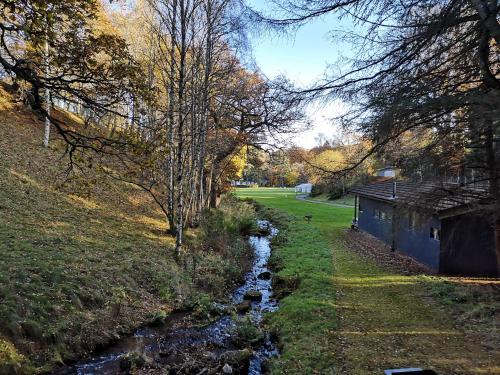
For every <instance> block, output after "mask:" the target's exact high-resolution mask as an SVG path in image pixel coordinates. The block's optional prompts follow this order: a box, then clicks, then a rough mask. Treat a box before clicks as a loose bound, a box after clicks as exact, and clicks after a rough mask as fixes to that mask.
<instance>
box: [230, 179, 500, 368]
mask: <svg viewBox="0 0 500 375" xmlns="http://www.w3.org/2000/svg"><path fill="white" fill-rule="evenodd" d="M237 195H238V196H240V197H249V198H252V199H255V200H256V201H258V202H260V203H262V204H264V205H266V206H268V207H273V208H277V209H280V210H283V211H285V212H287V213H289V214H291V215H293V216H294V217H295V218H296V219H295V220H294V221H292V223H291V224H290V227H289V229H288V232H287V237H288V238H287V240H288V241H287V242H286V243H285V244H284V245H279V246H277V247H276V250H275V252H276V253H277V256H278V257H280V258H281V259H282V262H283V266H284V268H283V270H282V271H281V272H280V274H283V275H288V276H298V277H299V278H300V280H301V282H300V285H299V288H298V289H297V290H296V291H295V292H294V293H292V294H291V295H290V296H288V297H286V298H285V299H284V300H283V301H282V305H281V308H280V310H279V311H278V312H277V313H276V314H275V315H273V316H272V317H271V319H270V321H271V324H272V325H275V326H277V327H279V329H280V332H281V342H282V343H283V351H282V356H281V358H280V359H279V360H277V361H276V362H275V363H274V366H273V371H272V372H273V373H276V374H281V373H287V374H382V373H383V370H384V369H387V368H397V367H424V368H432V369H434V370H435V371H437V372H438V373H439V374H500V367H499V364H500V355H499V351H498V347H494V346H491V345H490V346H489V347H488V346H487V345H486V346H485V345H483V344H481V343H480V341H481V339H482V338H480V337H478V338H476V337H475V336H474V335H472V334H464V333H463V331H462V330H461V329H458V328H457V326H458V325H459V324H458V322H457V321H456V320H455V318H453V316H454V315H453V308H454V307H455V306H454V304H453V303H451V304H449V305H447V304H446V302H447V301H448V302H449V301H451V299H450V298H449V296H450V295H451V294H450V293H452V292H454V290H452V289H446V288H445V286H446V287H449V284H448V281H447V280H446V279H445V278H440V277H428V276H403V275H400V274H398V273H396V272H394V271H391V270H387V269H384V268H382V267H380V266H378V265H376V264H375V263H374V262H373V261H370V260H368V259H365V258H362V257H361V256H359V255H357V254H356V253H354V252H352V251H351V250H349V248H348V246H347V245H346V242H345V241H346V239H345V237H344V233H345V230H346V228H348V226H349V223H350V220H351V219H352V214H353V212H352V208H343V207H335V206H331V205H326V204H325V205H321V204H315V203H309V202H307V201H300V200H297V199H296V198H295V194H294V193H293V192H292V191H291V190H289V189H263V188H260V189H240V190H238V191H237ZM305 215H312V217H313V218H312V222H311V224H307V222H306V221H305V220H304V219H303V217H304V216H305ZM436 291H440V292H442V293H441V294H439V293H435V292H436ZM448 292H449V293H448ZM436 296H438V297H436ZM464 298H465V297H464ZM497 302H498V301H497ZM491 318H492V319H491V321H492V325H491V329H492V330H498V327H497V326H496V325H495V323H494V320H495V318H494V315H493V316H492V317H491ZM483 341H484V340H483Z"/></svg>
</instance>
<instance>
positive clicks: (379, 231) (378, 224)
mask: <svg viewBox="0 0 500 375" xmlns="http://www.w3.org/2000/svg"><path fill="white" fill-rule="evenodd" d="M359 207H361V208H360V211H359V214H358V225H359V227H360V228H361V229H363V230H364V231H366V232H368V233H370V234H371V235H372V236H375V237H377V238H378V239H380V240H382V241H384V242H385V243H386V244H388V245H392V221H390V220H388V219H386V220H382V219H378V218H376V217H375V211H376V210H379V211H382V212H386V214H387V215H388V217H391V218H392V207H391V206H390V205H388V204H386V203H384V202H379V201H376V200H372V199H367V198H364V197H360V198H359Z"/></svg>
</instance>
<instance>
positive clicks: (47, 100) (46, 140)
mask: <svg viewBox="0 0 500 375" xmlns="http://www.w3.org/2000/svg"><path fill="white" fill-rule="evenodd" d="M48 38H49V37H48V33H46V37H45V78H47V79H48V78H49V74H50V71H49V63H50V62H49V40H48ZM45 111H46V112H47V113H46V114H45V134H44V136H43V146H44V147H45V148H47V147H49V139H50V91H49V89H48V87H45Z"/></svg>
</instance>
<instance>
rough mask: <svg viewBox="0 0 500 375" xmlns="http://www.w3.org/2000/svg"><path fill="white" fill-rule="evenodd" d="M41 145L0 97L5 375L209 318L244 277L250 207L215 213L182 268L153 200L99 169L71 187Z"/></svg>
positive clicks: (38, 126) (1, 359)
mask: <svg viewBox="0 0 500 375" xmlns="http://www.w3.org/2000/svg"><path fill="white" fill-rule="evenodd" d="M64 116H66V118H67V120H68V121H69V120H70V116H69V115H64ZM73 121H74V122H75V126H79V124H78V121H77V119H73ZM42 139H43V124H42V123H41V122H40V121H39V120H38V119H37V118H36V117H35V116H34V115H33V114H32V113H30V112H28V111H26V110H23V109H22V108H20V107H19V106H18V105H15V104H13V101H12V98H10V97H9V95H8V94H7V93H6V92H4V91H1V90H0V259H1V262H0V374H11V373H16V372H17V373H31V372H40V371H44V370H48V369H50V368H52V367H53V366H56V365H58V364H60V363H62V362H67V361H68V360H70V359H73V358H75V357H76V356H81V355H85V354H87V353H89V352H91V351H92V350H94V349H95V348H98V347H100V346H103V345H106V344H107V343H109V342H110V341H113V340H116V339H117V338H119V337H120V336H122V335H124V334H127V333H128V332H130V331H132V330H134V328H136V327H137V326H139V325H141V324H143V323H145V322H148V321H149V320H151V319H153V318H155V317H156V316H162V315H164V314H165V313H168V312H169V311H171V310H173V309H176V308H182V307H194V308H195V310H197V311H199V313H200V314H201V315H203V313H204V311H205V308H206V306H207V304H208V302H207V301H210V300H211V299H213V298H218V297H222V296H223V295H224V292H225V291H226V290H227V288H231V285H230V284H231V282H232V281H235V280H236V279H238V278H240V277H242V275H243V272H244V271H243V269H242V267H241V259H242V258H244V255H245V251H246V243H245V241H243V240H242V239H241V238H239V233H238V232H239V230H240V229H242V227H244V226H248V223H249V222H252V220H253V216H252V215H253V213H252V210H251V208H250V207H249V206H248V205H243V206H242V205H241V204H237V203H235V202H231V203H230V204H227V205H226V206H224V207H223V210H224V212H219V213H213V214H212V215H211V216H210V217H208V218H207V221H206V225H205V226H203V227H202V228H200V229H198V230H197V231H191V232H190V233H189V234H188V239H187V243H188V246H187V248H188V249H187V250H188V251H187V252H186V255H184V256H183V257H182V259H181V261H179V262H176V261H175V260H174V254H173V240H172V238H171V237H170V236H168V235H167V234H166V230H167V225H166V220H165V218H164V216H163V215H162V213H161V212H160V210H158V209H157V207H156V206H155V205H154V203H153V202H152V201H151V200H150V198H149V197H148V196H147V195H145V194H144V193H143V192H142V191H141V190H139V189H137V188H135V187H133V186H131V185H128V184H125V183H119V182H116V181H109V180H107V179H105V178H104V176H102V175H99V173H97V172H96V171H95V170H92V169H87V170H85V171H84V173H81V172H80V173H78V174H76V175H73V176H72V177H71V178H70V179H69V180H68V179H67V178H66V177H67V175H66V173H65V169H66V167H67V164H65V160H64V159H63V160H61V155H62V153H61V148H60V146H61V145H60V144H59V143H58V141H57V140H55V139H54V140H52V142H51V147H50V148H49V149H44V148H43V147H41V143H42Z"/></svg>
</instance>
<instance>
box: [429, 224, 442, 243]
mask: <svg viewBox="0 0 500 375" xmlns="http://www.w3.org/2000/svg"><path fill="white" fill-rule="evenodd" d="M430 237H431V238H432V239H433V240H436V241H439V240H440V239H441V230H439V229H438V228H434V227H431V233H430Z"/></svg>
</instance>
